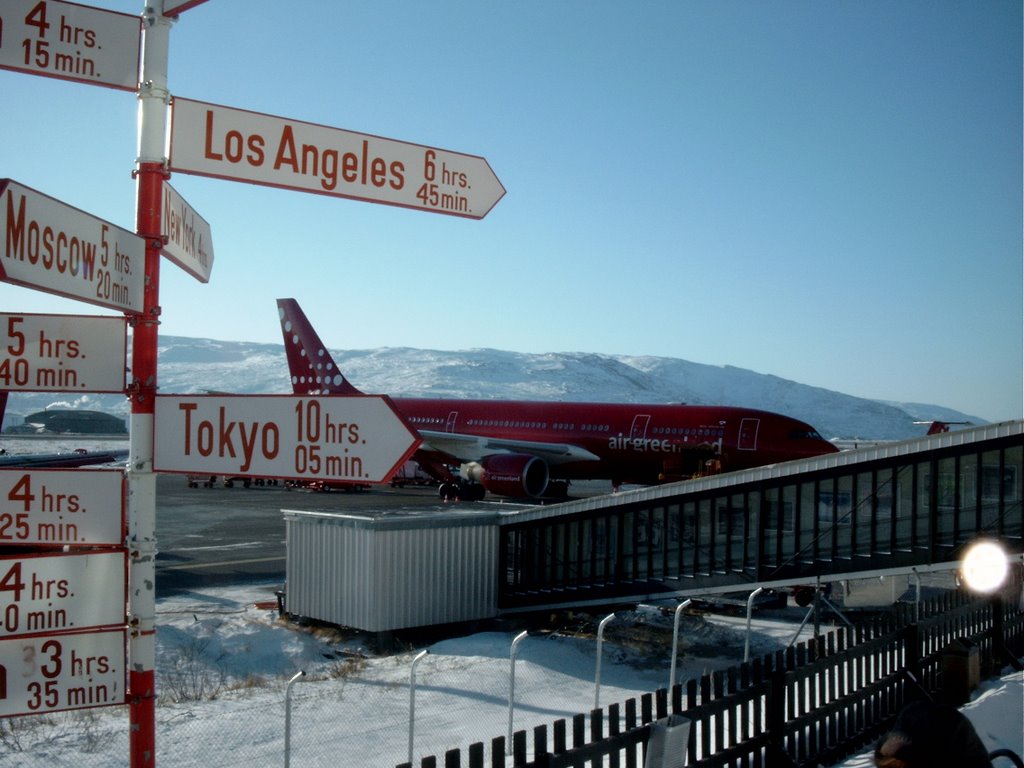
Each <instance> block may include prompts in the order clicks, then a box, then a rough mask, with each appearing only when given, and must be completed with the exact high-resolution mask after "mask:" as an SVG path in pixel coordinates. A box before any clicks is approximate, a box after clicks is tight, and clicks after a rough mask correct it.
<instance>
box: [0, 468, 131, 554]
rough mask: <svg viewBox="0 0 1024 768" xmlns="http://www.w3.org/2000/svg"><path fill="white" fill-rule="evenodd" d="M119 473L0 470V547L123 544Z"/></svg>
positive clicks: (61, 470)
mask: <svg viewBox="0 0 1024 768" xmlns="http://www.w3.org/2000/svg"><path fill="white" fill-rule="evenodd" d="M124 482H125V480H124V473H123V472H122V471H121V470H119V469H33V470H32V471H25V470H23V469H3V470H0V547H4V546H10V545H32V546H36V545H44V546H60V545H63V546H113V547H118V546H122V545H123V544H124V531H125V511H124Z"/></svg>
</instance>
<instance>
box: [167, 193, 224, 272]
mask: <svg viewBox="0 0 1024 768" xmlns="http://www.w3.org/2000/svg"><path fill="white" fill-rule="evenodd" d="M163 187H164V205H163V215H162V216H161V218H160V225H161V228H162V232H163V236H164V248H163V254H164V256H166V257H167V258H168V259H170V260H171V261H173V262H174V263H175V264H177V265H178V266H179V267H181V268H182V269H184V270H185V271H186V272H188V273H189V274H190V275H192V276H193V277H194V278H195V279H196V280H198V281H199V282H201V283H208V282H210V270H211V269H213V233H212V232H211V230H210V225H209V224H208V223H207V222H206V219H204V218H203V217H202V216H200V215H199V214H198V213H196V212H195V211H194V210H192V206H190V205H189V204H188V203H186V202H185V199H184V198H183V197H182V196H181V195H179V194H178V193H177V191H175V189H174V187H172V186H171V185H170V184H166V183H165V184H164V185H163Z"/></svg>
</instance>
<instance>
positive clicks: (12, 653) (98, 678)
mask: <svg viewBox="0 0 1024 768" xmlns="http://www.w3.org/2000/svg"><path fill="white" fill-rule="evenodd" d="M126 655H127V654H126V653H125V630H124V629H115V630H106V631H102V632H88V633H86V632H78V633H69V634H65V635H60V636H59V637H22V638H11V639H9V640H0V717H11V716H14V715H38V714H42V713H44V712H60V711H63V710H67V709H84V708H86V707H103V706H110V705H112V704H124V701H125V691H124V689H125V673H126V664H125V659H126Z"/></svg>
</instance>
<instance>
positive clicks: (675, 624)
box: [668, 598, 693, 691]
mask: <svg viewBox="0 0 1024 768" xmlns="http://www.w3.org/2000/svg"><path fill="white" fill-rule="evenodd" d="M691 602H693V601H692V600H690V598H686V599H685V600H683V602H681V603H680V604H679V605H677V606H676V614H675V617H674V618H673V619H672V666H671V667H670V668H669V673H668V689H669V691H671V690H672V689H673V688H675V687H676V654H678V653H679V619H680V617H681V616H682V613H683V609H684V608H685V607H686V606H688V605H689V604H690V603H691Z"/></svg>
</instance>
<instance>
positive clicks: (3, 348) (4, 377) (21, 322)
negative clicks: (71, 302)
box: [0, 314, 128, 392]
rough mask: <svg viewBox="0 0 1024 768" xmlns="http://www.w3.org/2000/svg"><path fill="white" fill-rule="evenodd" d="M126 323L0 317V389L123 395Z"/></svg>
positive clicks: (60, 317) (78, 318)
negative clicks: (121, 393)
mask: <svg viewBox="0 0 1024 768" xmlns="http://www.w3.org/2000/svg"><path fill="white" fill-rule="evenodd" d="M127 336H128V334H127V320H126V319H125V318H124V317H94V316H88V315H86V316H83V315H9V314H0V388H3V389H6V390H17V391H23V392H24V391H30V392H73V391H75V390H79V391H83V392H123V391H124V369H125V354H126V350H127Z"/></svg>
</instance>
